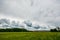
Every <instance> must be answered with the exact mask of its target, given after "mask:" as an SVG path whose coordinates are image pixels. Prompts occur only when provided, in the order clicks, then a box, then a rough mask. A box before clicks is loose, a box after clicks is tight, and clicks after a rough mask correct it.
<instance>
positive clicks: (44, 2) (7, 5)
mask: <svg viewBox="0 0 60 40" xmlns="http://www.w3.org/2000/svg"><path fill="white" fill-rule="evenodd" d="M0 15H4V16H9V17H14V18H22V19H27V20H31V21H37V22H39V23H42V24H43V23H45V24H48V25H52V26H60V0H0Z"/></svg>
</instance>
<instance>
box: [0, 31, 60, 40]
mask: <svg viewBox="0 0 60 40" xmlns="http://www.w3.org/2000/svg"><path fill="white" fill-rule="evenodd" d="M0 40H60V32H38V33H37V32H0Z"/></svg>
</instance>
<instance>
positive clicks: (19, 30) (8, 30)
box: [0, 28, 28, 32]
mask: <svg viewBox="0 0 60 40" xmlns="http://www.w3.org/2000/svg"><path fill="white" fill-rule="evenodd" d="M0 32H28V31H27V30H26V29H20V28H11V29H0Z"/></svg>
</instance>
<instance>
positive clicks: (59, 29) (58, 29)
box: [50, 27, 60, 32]
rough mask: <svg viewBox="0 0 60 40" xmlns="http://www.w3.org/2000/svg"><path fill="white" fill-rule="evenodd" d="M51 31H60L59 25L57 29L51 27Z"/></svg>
mask: <svg viewBox="0 0 60 40" xmlns="http://www.w3.org/2000/svg"><path fill="white" fill-rule="evenodd" d="M50 31H51V32H60V28H59V27H56V28H55V29H51V30H50Z"/></svg>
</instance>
